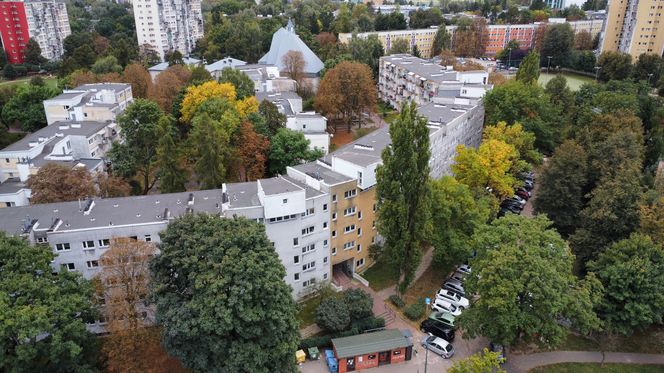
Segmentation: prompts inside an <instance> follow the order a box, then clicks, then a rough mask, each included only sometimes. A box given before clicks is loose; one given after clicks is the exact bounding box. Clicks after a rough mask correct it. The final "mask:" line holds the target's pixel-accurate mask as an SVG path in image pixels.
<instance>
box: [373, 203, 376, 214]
mask: <svg viewBox="0 0 664 373" xmlns="http://www.w3.org/2000/svg"><path fill="white" fill-rule="evenodd" d="M373 210H374V212H376V204H375V203H374V204H373Z"/></svg>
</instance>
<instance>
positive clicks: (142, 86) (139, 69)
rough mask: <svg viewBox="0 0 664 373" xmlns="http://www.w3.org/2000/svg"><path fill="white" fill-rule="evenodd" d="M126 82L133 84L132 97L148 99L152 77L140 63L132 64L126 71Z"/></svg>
mask: <svg viewBox="0 0 664 373" xmlns="http://www.w3.org/2000/svg"><path fill="white" fill-rule="evenodd" d="M123 75H124V81H125V82H126V83H130V84H131V93H132V96H134V97H136V98H147V97H148V92H149V91H150V88H151V87H152V77H150V73H149V72H148V70H147V69H146V68H145V67H144V66H143V65H141V64H139V63H131V64H129V65H127V67H125V69H124V74H123Z"/></svg>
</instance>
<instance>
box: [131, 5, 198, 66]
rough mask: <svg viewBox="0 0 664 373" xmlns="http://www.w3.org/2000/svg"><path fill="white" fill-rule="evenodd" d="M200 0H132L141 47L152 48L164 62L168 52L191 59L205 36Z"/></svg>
mask: <svg viewBox="0 0 664 373" xmlns="http://www.w3.org/2000/svg"><path fill="white" fill-rule="evenodd" d="M201 3H202V1H201V0H163V1H161V0H159V1H158V0H133V1H132V5H133V8H134V21H135V22H136V36H137V38H138V45H146V44H147V45H150V46H151V47H152V48H153V49H154V50H155V51H156V52H157V53H159V56H160V57H161V59H162V60H163V59H164V55H165V54H166V53H167V52H169V51H176V50H177V51H179V52H180V53H182V54H183V55H185V56H188V55H189V54H190V53H191V52H192V50H193V49H194V48H195V47H196V41H197V40H198V39H200V38H202V37H203V13H202V11H201Z"/></svg>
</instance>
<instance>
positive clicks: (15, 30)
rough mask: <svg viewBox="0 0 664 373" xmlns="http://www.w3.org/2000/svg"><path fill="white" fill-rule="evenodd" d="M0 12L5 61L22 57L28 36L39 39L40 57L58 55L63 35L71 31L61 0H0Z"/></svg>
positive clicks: (17, 61) (60, 50)
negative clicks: (5, 54)
mask: <svg viewBox="0 0 664 373" xmlns="http://www.w3.org/2000/svg"><path fill="white" fill-rule="evenodd" d="M0 12H2V14H1V15H0V17H2V18H3V19H2V21H0V38H1V39H2V45H3V47H4V49H5V52H6V53H7V60H8V61H9V63H12V64H22V63H23V62H24V61H25V56H24V50H25V47H26V45H27V43H28V40H29V39H30V38H32V39H34V40H35V41H37V43H39V47H40V48H41V52H42V56H44V58H46V59H49V60H57V59H59V58H60V57H62V55H63V54H64V46H63V42H64V39H65V38H66V37H67V36H68V35H69V34H71V29H70V27H69V18H68V16H67V6H66V3H65V1H64V0H25V1H3V2H0Z"/></svg>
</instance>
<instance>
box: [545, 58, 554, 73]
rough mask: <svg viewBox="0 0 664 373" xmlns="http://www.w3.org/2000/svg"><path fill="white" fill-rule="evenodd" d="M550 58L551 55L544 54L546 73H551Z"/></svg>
mask: <svg viewBox="0 0 664 373" xmlns="http://www.w3.org/2000/svg"><path fill="white" fill-rule="evenodd" d="M551 58H553V56H546V59H547V60H548V63H547V65H546V73H547V74H550V73H551Z"/></svg>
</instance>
